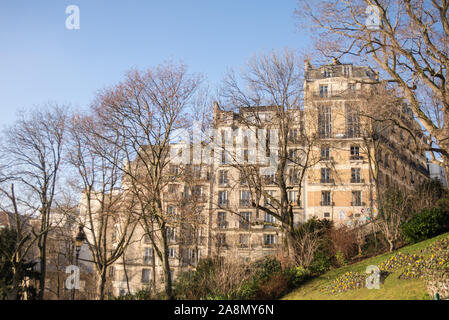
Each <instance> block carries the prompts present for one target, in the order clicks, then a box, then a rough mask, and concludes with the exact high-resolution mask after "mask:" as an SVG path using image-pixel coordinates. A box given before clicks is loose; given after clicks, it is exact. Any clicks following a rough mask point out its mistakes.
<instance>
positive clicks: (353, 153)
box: [350, 146, 361, 160]
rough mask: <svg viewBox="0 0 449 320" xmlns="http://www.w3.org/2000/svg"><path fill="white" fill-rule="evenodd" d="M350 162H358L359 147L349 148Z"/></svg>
mask: <svg viewBox="0 0 449 320" xmlns="http://www.w3.org/2000/svg"><path fill="white" fill-rule="evenodd" d="M350 159H351V160H360V159H361V157H360V147H359V146H351V157H350Z"/></svg>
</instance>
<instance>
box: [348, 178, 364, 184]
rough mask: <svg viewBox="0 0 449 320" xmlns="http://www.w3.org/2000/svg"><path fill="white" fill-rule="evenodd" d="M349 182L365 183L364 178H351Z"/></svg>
mask: <svg viewBox="0 0 449 320" xmlns="http://www.w3.org/2000/svg"><path fill="white" fill-rule="evenodd" d="M351 183H365V179H351Z"/></svg>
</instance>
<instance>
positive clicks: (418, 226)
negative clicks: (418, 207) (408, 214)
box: [401, 208, 449, 243]
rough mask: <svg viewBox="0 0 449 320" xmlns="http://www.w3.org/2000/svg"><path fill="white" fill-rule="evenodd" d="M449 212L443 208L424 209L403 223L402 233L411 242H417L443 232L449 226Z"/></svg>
mask: <svg viewBox="0 0 449 320" xmlns="http://www.w3.org/2000/svg"><path fill="white" fill-rule="evenodd" d="M448 227H449V214H448V213H447V212H445V211H444V210H443V209H442V208H431V209H423V210H422V211H421V212H420V213H419V214H417V215H416V216H414V217H413V218H412V219H411V220H410V221H408V222H407V223H405V224H403V225H402V229H401V230H402V235H403V236H404V238H405V239H406V240H407V241H409V242H410V243H416V242H419V241H423V240H426V239H429V238H432V237H435V236H437V235H439V234H441V233H444V232H445V231H447V230H448V229H449V228H448Z"/></svg>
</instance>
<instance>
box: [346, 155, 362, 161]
mask: <svg viewBox="0 0 449 320" xmlns="http://www.w3.org/2000/svg"><path fill="white" fill-rule="evenodd" d="M349 160H350V161H358V160H363V156H360V155H353V156H350V157H349Z"/></svg>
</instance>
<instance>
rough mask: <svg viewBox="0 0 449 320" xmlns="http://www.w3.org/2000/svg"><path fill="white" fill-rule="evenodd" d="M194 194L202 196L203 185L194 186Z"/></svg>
mask: <svg viewBox="0 0 449 320" xmlns="http://www.w3.org/2000/svg"><path fill="white" fill-rule="evenodd" d="M192 194H193V195H194V196H197V197H201V195H202V194H203V188H202V186H193V190H192Z"/></svg>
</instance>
